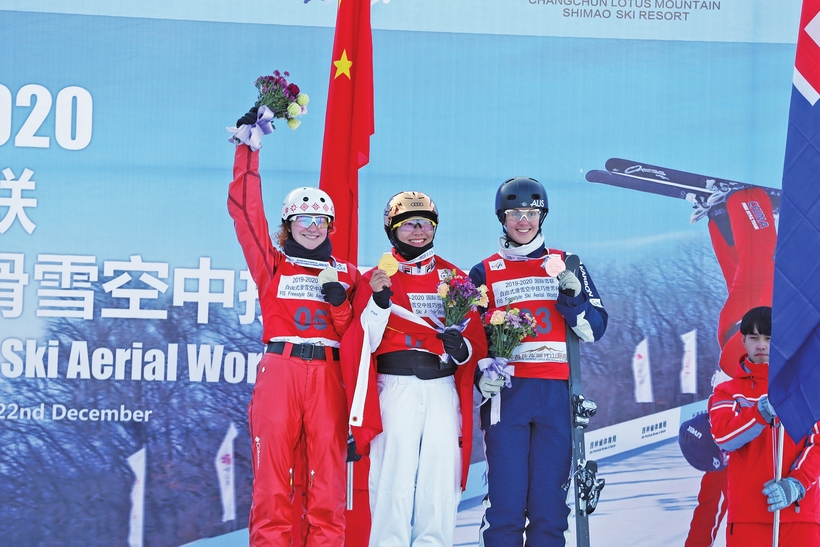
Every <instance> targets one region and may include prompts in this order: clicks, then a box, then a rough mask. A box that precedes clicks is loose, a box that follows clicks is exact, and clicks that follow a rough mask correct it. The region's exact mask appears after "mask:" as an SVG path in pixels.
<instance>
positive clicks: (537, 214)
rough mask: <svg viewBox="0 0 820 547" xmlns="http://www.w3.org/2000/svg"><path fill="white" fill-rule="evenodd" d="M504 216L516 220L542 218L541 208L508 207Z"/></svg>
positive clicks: (529, 220)
mask: <svg viewBox="0 0 820 547" xmlns="http://www.w3.org/2000/svg"><path fill="white" fill-rule="evenodd" d="M504 218H505V219H506V220H514V221H515V222H521V221H522V220H526V221H527V222H535V221H536V220H539V219H540V218H541V209H507V210H506V211H504Z"/></svg>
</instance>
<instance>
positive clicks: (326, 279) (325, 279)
mask: <svg viewBox="0 0 820 547" xmlns="http://www.w3.org/2000/svg"><path fill="white" fill-rule="evenodd" d="M318 277H319V285H324V284H325V283H333V282H334V281H339V274H338V273H337V272H336V269H335V268H325V269H324V270H322V271H321V272H319V275H318Z"/></svg>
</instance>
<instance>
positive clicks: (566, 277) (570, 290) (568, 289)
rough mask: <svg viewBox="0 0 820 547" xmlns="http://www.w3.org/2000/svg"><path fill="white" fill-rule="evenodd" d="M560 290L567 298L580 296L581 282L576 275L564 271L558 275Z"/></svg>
mask: <svg viewBox="0 0 820 547" xmlns="http://www.w3.org/2000/svg"><path fill="white" fill-rule="evenodd" d="M558 290H559V291H561V292H562V293H564V294H565V295H567V296H578V295H579V294H581V282H580V281H578V278H577V277H575V274H574V273H572V272H571V271H569V270H564V271H563V272H561V273H559V274H558Z"/></svg>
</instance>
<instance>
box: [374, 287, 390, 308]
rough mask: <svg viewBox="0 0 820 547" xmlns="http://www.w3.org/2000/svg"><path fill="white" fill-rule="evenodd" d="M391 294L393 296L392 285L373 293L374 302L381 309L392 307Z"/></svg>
mask: <svg viewBox="0 0 820 547" xmlns="http://www.w3.org/2000/svg"><path fill="white" fill-rule="evenodd" d="M391 296H393V291H391V290H390V287H385V288H383V289H382V290H380V291H376V292H374V293H373V302H375V303H376V305H377V306H378V307H380V308H381V309H383V310H386V309H387V308H389V307H390V297H391Z"/></svg>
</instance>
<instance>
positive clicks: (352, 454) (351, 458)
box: [345, 435, 362, 462]
mask: <svg viewBox="0 0 820 547" xmlns="http://www.w3.org/2000/svg"><path fill="white" fill-rule="evenodd" d="M361 459H362V457H361V455H359V454H357V453H356V440H355V439H354V438H353V435H348V436H347V459H346V460H345V461H348V462H357V461H359V460H361Z"/></svg>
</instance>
